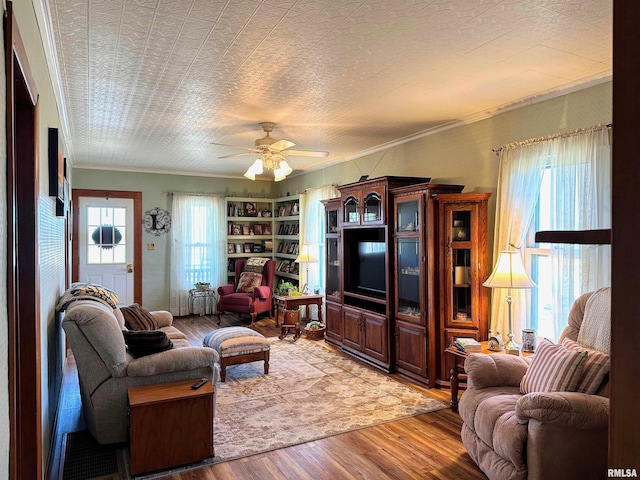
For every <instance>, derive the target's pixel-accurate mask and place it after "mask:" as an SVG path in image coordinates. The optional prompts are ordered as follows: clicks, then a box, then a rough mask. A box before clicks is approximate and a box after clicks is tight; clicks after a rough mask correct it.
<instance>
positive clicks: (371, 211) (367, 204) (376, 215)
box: [362, 192, 382, 222]
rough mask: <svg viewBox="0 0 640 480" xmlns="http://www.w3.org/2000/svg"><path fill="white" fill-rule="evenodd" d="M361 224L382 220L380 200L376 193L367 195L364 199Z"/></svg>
mask: <svg viewBox="0 0 640 480" xmlns="http://www.w3.org/2000/svg"><path fill="white" fill-rule="evenodd" d="M363 204H364V211H363V213H362V221H363V222H376V221H380V220H381V219H382V198H381V197H380V195H379V194H378V193H377V192H371V193H368V194H367V195H366V196H365V197H364V201H363Z"/></svg>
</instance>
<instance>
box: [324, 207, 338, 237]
mask: <svg viewBox="0 0 640 480" xmlns="http://www.w3.org/2000/svg"><path fill="white" fill-rule="evenodd" d="M326 229H327V232H326V233H338V211H337V210H327V225H326Z"/></svg>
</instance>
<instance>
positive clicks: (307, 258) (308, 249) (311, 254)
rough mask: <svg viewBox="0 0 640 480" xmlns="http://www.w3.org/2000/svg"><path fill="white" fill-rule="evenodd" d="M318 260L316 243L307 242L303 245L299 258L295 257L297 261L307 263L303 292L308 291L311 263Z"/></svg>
mask: <svg viewBox="0 0 640 480" xmlns="http://www.w3.org/2000/svg"><path fill="white" fill-rule="evenodd" d="M317 261H318V247H317V246H316V245H311V244H309V243H305V244H303V245H302V249H301V250H300V253H299V254H298V258H296V259H295V262H296V263H304V264H305V265H306V269H305V270H306V277H305V279H304V280H305V284H304V286H303V287H302V289H301V291H302V293H307V283H306V282H308V281H309V264H310V263H316V262H317Z"/></svg>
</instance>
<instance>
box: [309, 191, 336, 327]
mask: <svg viewBox="0 0 640 480" xmlns="http://www.w3.org/2000/svg"><path fill="white" fill-rule="evenodd" d="M339 194H340V193H339V192H338V189H337V188H336V187H335V186H334V185H325V186H323V187H317V188H309V189H308V190H307V191H306V194H305V203H304V211H303V214H302V219H303V225H302V226H301V229H300V231H301V232H302V243H307V244H310V245H314V246H317V249H318V263H311V264H309V274H308V277H307V278H305V279H301V280H302V283H305V282H306V283H307V285H308V286H309V289H310V290H311V291H313V289H314V288H315V287H318V288H319V289H320V291H321V292H324V288H325V285H324V281H325V274H324V267H325V262H326V250H325V245H324V235H325V230H324V229H325V221H324V205H323V204H322V202H321V201H322V200H328V199H330V198H335V197H337V196H339ZM312 316H313V317H314V318H317V317H316V314H315V312H313V313H312ZM323 318H326V317H323Z"/></svg>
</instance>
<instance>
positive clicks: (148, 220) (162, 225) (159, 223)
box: [142, 207, 171, 236]
mask: <svg viewBox="0 0 640 480" xmlns="http://www.w3.org/2000/svg"><path fill="white" fill-rule="evenodd" d="M142 224H143V225H144V229H145V230H146V231H147V233H151V234H152V235H158V236H160V235H162V234H163V233H167V232H168V231H169V230H171V215H170V214H169V212H167V211H166V210H163V209H162V208H160V207H156V208H152V209H151V210H147V211H146V212H144V216H143V217H142Z"/></svg>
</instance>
